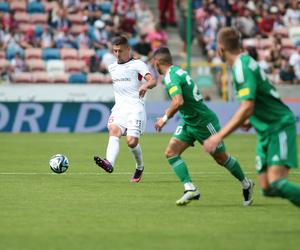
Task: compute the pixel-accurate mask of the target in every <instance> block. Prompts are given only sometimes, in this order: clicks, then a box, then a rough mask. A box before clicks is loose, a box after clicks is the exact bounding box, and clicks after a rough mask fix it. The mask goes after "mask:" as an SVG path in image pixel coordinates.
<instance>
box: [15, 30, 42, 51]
mask: <svg viewBox="0 0 300 250" xmlns="http://www.w3.org/2000/svg"><path fill="white" fill-rule="evenodd" d="M20 45H21V46H22V48H24V49H27V48H32V47H38V46H39V39H37V37H36V35H35V31H34V27H33V26H29V27H28V29H27V30H26V32H25V34H22V35H21V41H20Z"/></svg>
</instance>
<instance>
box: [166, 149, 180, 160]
mask: <svg viewBox="0 0 300 250" xmlns="http://www.w3.org/2000/svg"><path fill="white" fill-rule="evenodd" d="M175 155H177V154H176V152H174V150H172V149H170V148H167V149H166V150H165V157H166V158H171V157H173V156H175Z"/></svg>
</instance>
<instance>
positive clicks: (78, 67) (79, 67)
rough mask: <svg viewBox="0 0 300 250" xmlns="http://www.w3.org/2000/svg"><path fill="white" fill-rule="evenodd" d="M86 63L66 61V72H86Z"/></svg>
mask: <svg viewBox="0 0 300 250" xmlns="http://www.w3.org/2000/svg"><path fill="white" fill-rule="evenodd" d="M84 66H85V64H84V62H83V61H78V60H67V61H65V70H66V72H68V73H73V72H81V71H83V70H84Z"/></svg>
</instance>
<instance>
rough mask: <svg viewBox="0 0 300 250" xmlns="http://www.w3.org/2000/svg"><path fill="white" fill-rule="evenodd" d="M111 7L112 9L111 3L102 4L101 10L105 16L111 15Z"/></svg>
mask: <svg viewBox="0 0 300 250" xmlns="http://www.w3.org/2000/svg"><path fill="white" fill-rule="evenodd" d="M111 7H112V5H111V3H110V2H105V3H101V4H100V9H101V11H102V13H103V14H110V11H111Z"/></svg>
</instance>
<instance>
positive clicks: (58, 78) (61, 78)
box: [51, 73, 69, 83]
mask: <svg viewBox="0 0 300 250" xmlns="http://www.w3.org/2000/svg"><path fill="white" fill-rule="evenodd" d="M51 81H52V82H53V83H68V82H69V74H67V73H62V74H55V75H53V76H52V78H51Z"/></svg>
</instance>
